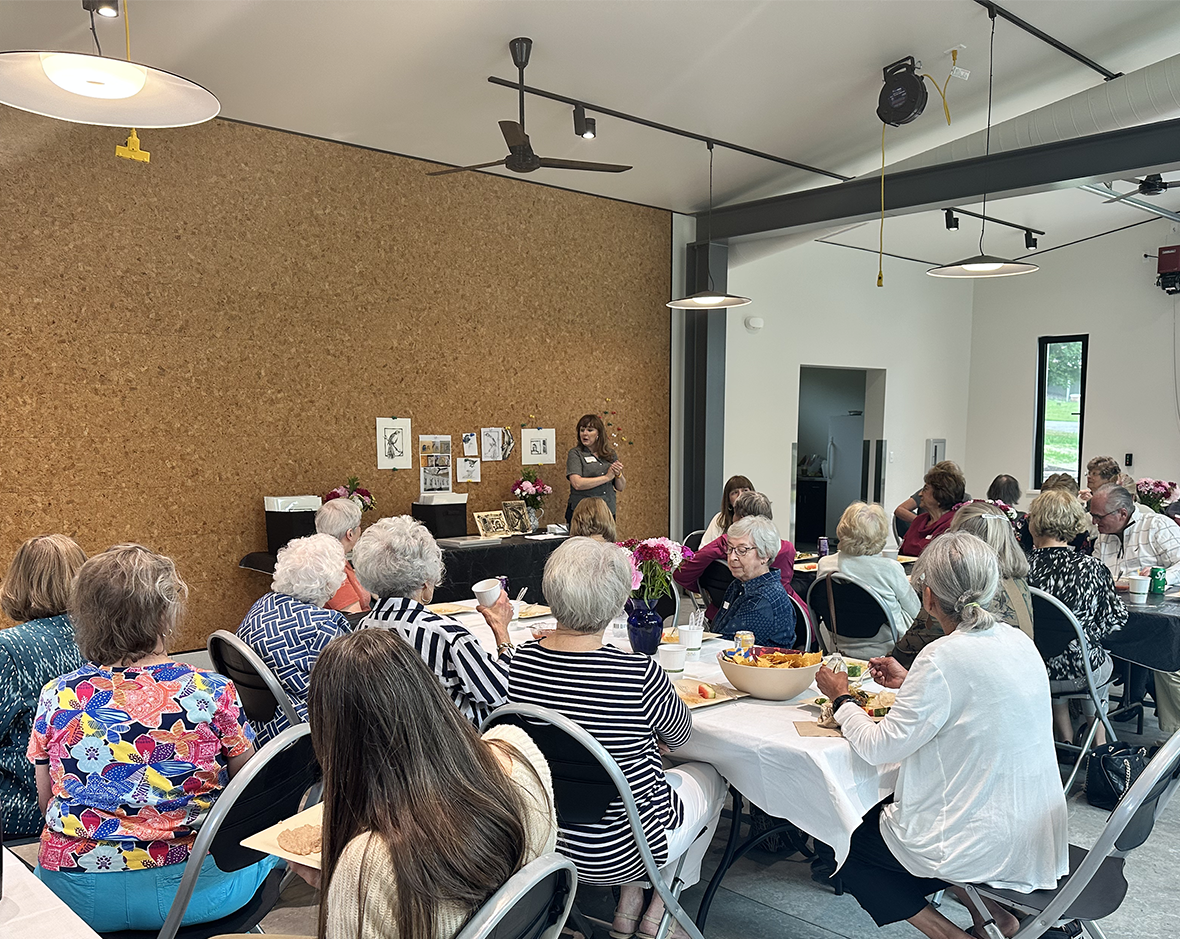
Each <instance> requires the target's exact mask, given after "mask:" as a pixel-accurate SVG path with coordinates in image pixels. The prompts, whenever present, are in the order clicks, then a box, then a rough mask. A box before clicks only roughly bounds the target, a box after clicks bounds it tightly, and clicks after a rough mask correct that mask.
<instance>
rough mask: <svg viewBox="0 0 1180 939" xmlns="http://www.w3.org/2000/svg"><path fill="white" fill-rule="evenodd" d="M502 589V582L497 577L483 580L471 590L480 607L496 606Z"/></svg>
mask: <svg viewBox="0 0 1180 939" xmlns="http://www.w3.org/2000/svg"><path fill="white" fill-rule="evenodd" d="M500 589H501V588H500V581H499V579H498V578H495V577H489V578H488V579H487V580H481V581H480V582H479V583H478V584H475V585H474V586H473V587H472V588H471V590H472V592H473V593H474V594H475V599H476V600H478V601H479V605H480V606H494V605H495V603H496V601H497V600H499V599H500Z"/></svg>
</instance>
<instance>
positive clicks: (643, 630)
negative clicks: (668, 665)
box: [625, 597, 664, 655]
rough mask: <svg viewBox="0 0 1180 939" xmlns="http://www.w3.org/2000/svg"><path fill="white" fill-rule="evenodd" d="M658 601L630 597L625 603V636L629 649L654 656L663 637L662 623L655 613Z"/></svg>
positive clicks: (658, 615)
mask: <svg viewBox="0 0 1180 939" xmlns="http://www.w3.org/2000/svg"><path fill="white" fill-rule="evenodd" d="M658 602H659V601H658V600H644V599H642V598H640V597H632V598H631V599H630V600H628V601H627V603H626V605H625V609H626V610H627V636H628V638H630V640H631V648H632V649H633V650H634V651H635V652H642V653H643V654H644V655H655V654H656V650H657V649H658V648H659V647H660V640H661V639H662V638H663V636H664V621H663V619H662V618H661V617H660V614H659V613H657V612H656V604H657V603H658Z"/></svg>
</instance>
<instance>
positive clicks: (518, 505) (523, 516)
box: [500, 501, 533, 535]
mask: <svg viewBox="0 0 1180 939" xmlns="http://www.w3.org/2000/svg"><path fill="white" fill-rule="evenodd" d="M500 505H501V506H503V507H504V518H506V519H507V520H508V528H509V530H510V531H512V532H514V533H516V534H520V535H527V534H528V533H529V532H531V531H532V530H533V526H532V523H531V522H530V521H529V508H528V506H527V505H525V504H524V502H522V501H516V502H501V503H500Z"/></svg>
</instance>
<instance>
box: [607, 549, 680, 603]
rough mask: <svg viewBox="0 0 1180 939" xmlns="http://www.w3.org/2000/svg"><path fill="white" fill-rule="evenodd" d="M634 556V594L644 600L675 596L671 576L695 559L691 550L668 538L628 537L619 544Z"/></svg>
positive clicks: (632, 591) (632, 560)
mask: <svg viewBox="0 0 1180 939" xmlns="http://www.w3.org/2000/svg"><path fill="white" fill-rule="evenodd" d="M618 544H619V547H622V548H626V549H627V550H628V551H629V552H630V553H631V595H632V596H633V597H636V598H640V599H643V600H648V601H651V600H658V599H659V598H660V597H670V596H672V591H673V589H674V588H673V586H672V574H673V573H674V572H675V571H676V570H677V569H678V568H679V567H680V565H681V563H682V562H683V561H685V560H687V559H688V558H691V557H692V549H691V548H687V547H685V546H684V545H682V544H680V543H679V542H676V541H672V540H670V539H668V538H644V539H643V540H642V541H640V540H639V539H638V538H628V539H627V540H626V541H620V542H618Z"/></svg>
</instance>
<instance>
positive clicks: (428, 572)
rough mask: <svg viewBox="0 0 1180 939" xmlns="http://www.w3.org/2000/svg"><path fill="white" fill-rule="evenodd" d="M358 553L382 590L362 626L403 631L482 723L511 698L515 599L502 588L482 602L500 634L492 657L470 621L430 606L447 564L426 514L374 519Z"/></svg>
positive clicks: (366, 581) (366, 578) (375, 590)
mask: <svg viewBox="0 0 1180 939" xmlns="http://www.w3.org/2000/svg"><path fill="white" fill-rule="evenodd" d="M352 557H353V561H354V562H355V564H356V572H357V576H358V577H359V578H360V580H361V583H362V584H363V585H364V586H365V589H366V590H368V591H369V592H370V593H372V594H373V595H374V596H375V597H376V598H377V601H376V603H374V605H373V609H372V611H371V612H370V613H369V615H368V616H366V617H365V618H364V620H362V621H361V626H363V627H370V626H382V627H385V628H387V629H392V630H395V631H396V632H397V633H399V634H400V635H401V637H402V638H403V639H405V640H406V642H408V643H409V644H410V645H412V646H413V647H414V648H415V649H416V650H417V652H418V654H419V655H420V656H422V659H423V660H424V661H425V662H426V664H427V665H429V666H430V668H431V670H432V671H433V672H434V674H435V675H436V676H437V678H438V680H439V681H440V682H441V683H442V686H443V687H444V688H445V689H446V691H447V694H448V695H450V697H451V700H452V701H454V702H455V706H456V707H457V708H458V709H459V710H460V711H461V712H462V713H463V716H464V717H466V718H467V719H468V720H469V721H471V723H473V724H474V725H475V726H476V727H478V726H479V725H480V724H481V723H483V720H484V718H485V717H487V716H488V714H490V713H491V712H492V710H494V709H495V708H498V707H499V706H500V705H501V704H503V703H504V702H505V701H506V700H508V660H509V659H510V658H511V657H512V652H513V646H512V643H511V641H509V639H508V624H509V623H510V622H511V621H512V604H511V603H509V602H508V595H507V594H505V593H504V591H503V590H501V591H500V598H499V599H498V600H497V601H496V603H495V604H493V605H492V606H491V607H483V606H480V607H476V609H477V610H479V612H480V613H482V614H483V618H484V619H485V620H487V623H488V625H489V626H491V627H492V633H493V634H494V635H495V637H496V656H495V657H494V658H493V657H492V656H491V655H489V654H488V653H487V652H485V651H484V649H483V646H481V645H480V644H479V640H478V639H477V638H476V637H475V636H474V635H473V634H472V633H471V632H470V631H469V630H468V629H467V627H465V626H463V625H462V624H460V623H459V622H457V621H456V620H454V619H452V618H451V617H449V616H440V615H439V614H437V613H432V612H431V611H430V610H428V609H427V608H426V606H427V604H429V603H430V601H431V600H432V599H434V590H435V588H436V587H437V586H438V585H439V584H440V583H441V582H442V579H443V574H444V573H445V568H444V567H443V555H442V548H440V547H439V546H438V543H437V542H436V541H435V540H434V536H433V535H431V534H430V532H429V531H428V530H427V529H426V527H425V526H424V525H423V524H422V523H421V522H419V521H417V520H416V519H413V518H410V516H408V515H399V516H396V517H393V518H383V519H381V520H380V521H378V522H374V523H373V524H372V525H370V526H369V527H368V528H367V529H365V533H364V534H363V535H361V538H360V541H358V542H357V545H356V549H355V550H354V551H353V552H352Z"/></svg>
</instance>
